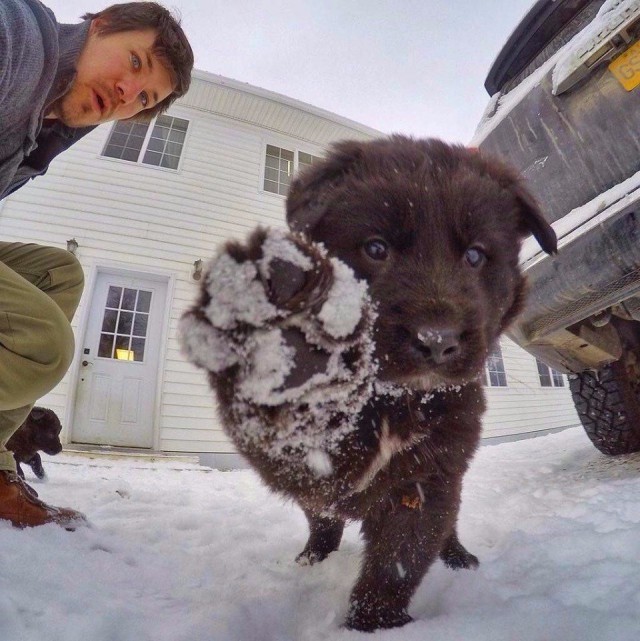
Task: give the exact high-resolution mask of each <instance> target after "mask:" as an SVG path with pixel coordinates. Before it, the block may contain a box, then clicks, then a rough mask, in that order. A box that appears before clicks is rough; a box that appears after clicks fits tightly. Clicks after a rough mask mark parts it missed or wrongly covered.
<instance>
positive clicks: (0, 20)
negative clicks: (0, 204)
mask: <svg viewBox="0 0 640 641" xmlns="http://www.w3.org/2000/svg"><path fill="white" fill-rule="evenodd" d="M89 24H90V22H89V21H85V22H83V23H80V24H77V25H64V24H58V23H57V22H56V19H55V16H54V15H53V13H52V12H51V10H50V9H48V8H47V7H45V6H44V5H43V4H42V3H40V2H38V0H0V199H1V198H4V197H5V196H7V195H8V194H10V193H11V192H12V191H15V190H16V189H18V188H19V187H21V186H22V185H23V184H24V183H25V182H27V181H28V180H29V179H30V178H33V177H35V176H38V175H41V174H44V173H45V172H46V170H47V167H48V166H49V163H50V162H51V160H53V158H54V157H55V156H56V155H57V154H59V153H60V152H61V151H64V150H65V149H67V148H68V147H70V146H71V145H72V144H73V143H74V142H76V141H77V140H78V139H79V138H81V137H82V136H83V135H85V134H87V133H89V131H91V130H92V129H93V127H84V128H80V129H72V128H69V127H66V126H65V125H63V124H62V123H60V122H59V121H52V122H51V123H50V124H47V125H44V126H43V118H44V116H45V114H46V112H47V110H48V108H49V107H50V105H51V104H52V103H53V102H54V101H55V100H56V99H57V98H59V97H60V96H61V95H63V94H64V93H66V92H67V91H68V90H69V87H70V86H71V84H72V82H73V80H74V78H75V63H76V61H77V59H78V56H79V55H80V51H81V50H82V47H83V46H84V43H85V41H86V39H87V35H88V30H89Z"/></svg>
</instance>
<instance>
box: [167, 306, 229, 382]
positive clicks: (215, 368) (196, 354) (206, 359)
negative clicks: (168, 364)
mask: <svg viewBox="0 0 640 641" xmlns="http://www.w3.org/2000/svg"><path fill="white" fill-rule="evenodd" d="M178 331H179V337H180V343H181V345H182V352H183V353H184V355H185V356H186V357H187V359H188V360H189V361H191V362H192V363H193V364H194V365H197V366H198V367H202V368H204V369H206V370H208V371H209V372H216V373H218V372H222V371H223V370H225V369H227V368H229V367H232V366H233V365H235V364H236V363H238V362H239V356H238V353H237V347H236V346H235V345H234V344H233V342H232V341H231V340H230V337H229V335H228V334H226V333H225V332H222V331H220V330H219V329H216V328H215V327H213V325H211V323H210V322H209V321H208V319H207V318H206V317H205V316H204V315H203V314H200V313H198V312H197V311H191V312H187V313H186V314H185V315H184V316H183V317H182V319H181V320H180V325H179V327H178Z"/></svg>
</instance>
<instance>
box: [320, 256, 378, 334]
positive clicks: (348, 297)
mask: <svg viewBox="0 0 640 641" xmlns="http://www.w3.org/2000/svg"><path fill="white" fill-rule="evenodd" d="M331 263H332V266H333V277H334V282H333V285H332V286H331V289H330V290H329V294H328V298H327V300H326V302H325V303H324V305H323V306H322V309H321V310H320V313H319V314H318V318H319V319H320V322H321V323H322V326H323V327H324V330H325V331H326V332H327V334H329V335H330V336H333V337H334V338H345V337H346V336H349V335H350V334H352V333H353V331H354V330H355V328H356V327H357V325H358V323H359V322H360V319H361V318H362V306H363V303H364V300H365V296H366V292H367V284H366V283H365V282H364V281H359V280H357V279H356V277H355V275H354V273H353V271H352V270H351V268H350V267H348V266H347V265H345V264H344V263H343V262H342V261H340V260H337V259H335V258H332V259H331Z"/></svg>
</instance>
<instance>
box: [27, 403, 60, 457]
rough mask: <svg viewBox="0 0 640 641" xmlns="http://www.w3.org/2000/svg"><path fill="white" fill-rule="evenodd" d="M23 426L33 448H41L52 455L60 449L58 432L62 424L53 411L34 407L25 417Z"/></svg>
mask: <svg viewBox="0 0 640 641" xmlns="http://www.w3.org/2000/svg"><path fill="white" fill-rule="evenodd" d="M25 427H27V429H28V434H29V438H30V441H31V443H32V444H33V446H34V449H38V450H42V451H43V452H45V453H46V454H49V455H50V456H53V455H55V454H59V453H60V452H61V451H62V444H61V443H60V432H61V431H62V425H61V424H60V420H59V419H58V417H57V416H56V414H55V412H53V411H52V410H49V409H44V408H41V407H34V408H33V409H32V410H31V413H30V414H29V417H28V418H27V421H26V423H25Z"/></svg>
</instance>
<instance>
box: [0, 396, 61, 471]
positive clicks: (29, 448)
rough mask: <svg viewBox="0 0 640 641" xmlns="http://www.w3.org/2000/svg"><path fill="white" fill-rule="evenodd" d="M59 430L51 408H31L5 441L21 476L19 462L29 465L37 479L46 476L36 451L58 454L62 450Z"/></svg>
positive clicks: (58, 424) (55, 416)
mask: <svg viewBox="0 0 640 641" xmlns="http://www.w3.org/2000/svg"><path fill="white" fill-rule="evenodd" d="M61 430H62V425H61V424H60V420H59V419H58V417H57V415H56V413H55V412H54V411H53V410H50V409H46V408H44V407H34V408H33V409H32V410H31V412H30V413H29V416H27V418H26V420H25V422H24V423H23V424H22V425H21V426H20V427H19V428H18V430H17V431H16V432H14V434H13V436H12V437H11V438H10V439H9V441H8V442H7V449H8V450H11V451H12V452H13V458H14V459H15V460H16V467H17V472H18V474H19V476H20V477H21V478H24V472H23V471H22V468H21V467H20V464H21V463H25V464H26V465H29V466H30V467H31V469H32V470H33V473H34V474H35V475H36V476H37V477H38V478H39V479H43V478H45V477H46V474H45V471H44V468H43V467H42V460H41V458H40V454H38V451H39V450H41V451H43V452H45V453H46V454H49V455H50V456H53V455H55V454H59V453H60V452H61V451H62V444H61V443H60V431H61Z"/></svg>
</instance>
